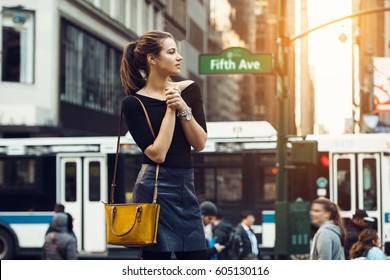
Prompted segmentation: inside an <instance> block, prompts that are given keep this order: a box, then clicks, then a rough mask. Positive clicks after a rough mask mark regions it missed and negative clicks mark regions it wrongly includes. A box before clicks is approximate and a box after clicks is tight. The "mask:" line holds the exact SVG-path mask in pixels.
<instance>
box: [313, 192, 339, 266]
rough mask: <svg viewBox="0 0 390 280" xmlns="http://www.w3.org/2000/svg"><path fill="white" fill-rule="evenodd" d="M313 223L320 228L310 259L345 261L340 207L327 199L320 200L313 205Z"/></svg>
mask: <svg viewBox="0 0 390 280" xmlns="http://www.w3.org/2000/svg"><path fill="white" fill-rule="evenodd" d="M310 217H311V220H312V223H314V224H316V225H318V226H320V228H319V229H318V231H317V233H316V234H315V235H314V238H313V243H312V248H311V252H310V259H312V260H344V259H345V257H344V249H343V245H344V240H345V228H344V222H343V220H342V218H341V216H340V210H339V207H338V206H337V205H336V204H334V203H333V202H331V201H330V200H328V199H326V198H318V199H316V200H314V201H313V202H312V204H311V209H310Z"/></svg>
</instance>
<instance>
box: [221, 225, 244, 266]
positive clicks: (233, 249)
mask: <svg viewBox="0 0 390 280" xmlns="http://www.w3.org/2000/svg"><path fill="white" fill-rule="evenodd" d="M224 250H225V251H226V252H227V254H226V255H227V256H228V257H229V259H230V260H238V259H240V258H241V257H242V251H243V242H242V238H241V235H240V232H239V231H238V230H237V229H235V228H232V229H231V231H230V232H229V236H228V242H227V243H226V245H225V249H224Z"/></svg>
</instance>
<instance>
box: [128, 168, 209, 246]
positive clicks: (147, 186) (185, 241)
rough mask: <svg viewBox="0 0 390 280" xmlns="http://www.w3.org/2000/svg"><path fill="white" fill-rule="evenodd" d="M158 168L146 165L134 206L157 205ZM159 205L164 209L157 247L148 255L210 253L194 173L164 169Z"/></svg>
mask: <svg viewBox="0 0 390 280" xmlns="http://www.w3.org/2000/svg"><path fill="white" fill-rule="evenodd" d="M155 175H156V166H154V165H150V164H143V165H142V167H141V170H140V172H139V173H138V177H137V181H136V183H135V186H134V189H133V202H134V203H151V202H152V201H153V191H154V182H155ZM157 203H158V204H160V205H161V208H160V219H159V224H158V236H157V244H156V245H153V246H148V247H144V248H143V250H144V251H153V252H188V251H198V250H205V249H206V240H205V233H204V229H203V222H202V218H201V214H200V209H199V202H198V198H197V197H196V194H195V187H194V172H193V169H192V168H190V169H182V168H166V167H160V172H159V175H158V196H157Z"/></svg>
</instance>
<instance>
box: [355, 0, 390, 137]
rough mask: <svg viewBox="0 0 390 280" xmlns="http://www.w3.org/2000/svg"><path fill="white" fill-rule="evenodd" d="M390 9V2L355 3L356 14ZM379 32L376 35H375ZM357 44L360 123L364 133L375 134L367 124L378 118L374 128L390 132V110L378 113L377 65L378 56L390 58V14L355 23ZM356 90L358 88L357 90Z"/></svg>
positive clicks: (365, 18)
mask: <svg viewBox="0 0 390 280" xmlns="http://www.w3.org/2000/svg"><path fill="white" fill-rule="evenodd" d="M385 7H390V3H389V2H388V1H384V0H378V1H369V0H359V1H354V3H353V11H354V12H357V11H359V10H369V9H377V8H385ZM373 30H375V32H372V31H373ZM353 39H354V44H355V46H356V49H357V52H358V54H357V55H356V58H355V61H356V60H358V62H357V65H358V68H357V71H359V73H358V75H356V78H355V79H358V87H357V90H359V91H360V95H359V92H357V94H358V95H357V98H356V100H357V102H356V103H357V104H356V105H357V106H358V112H359V114H358V115H357V116H356V117H355V119H356V120H359V121H360V132H372V128H369V127H368V126H367V124H366V122H365V116H367V115H378V117H379V126H378V127H377V128H374V131H377V132H389V131H390V111H381V112H377V111H376V110H375V97H374V81H373V75H374V65H373V59H374V58H375V57H390V12H389V11H387V12H380V13H375V14H369V15H365V16H361V17H359V18H356V19H355V20H354V38H353ZM355 91H356V89H355Z"/></svg>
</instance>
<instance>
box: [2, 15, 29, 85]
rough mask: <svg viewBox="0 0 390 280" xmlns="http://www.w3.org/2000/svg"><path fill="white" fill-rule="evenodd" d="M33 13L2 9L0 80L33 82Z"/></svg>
mask: <svg viewBox="0 0 390 280" xmlns="http://www.w3.org/2000/svg"><path fill="white" fill-rule="evenodd" d="M34 17H35V14H34V12H31V11H25V10H14V9H4V8H3V16H2V33H1V38H2V47H1V49H2V67H1V80H2V81H4V82H19V83H26V84H32V83H33V82H34V33H35V27H34V25H35V23H34Z"/></svg>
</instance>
